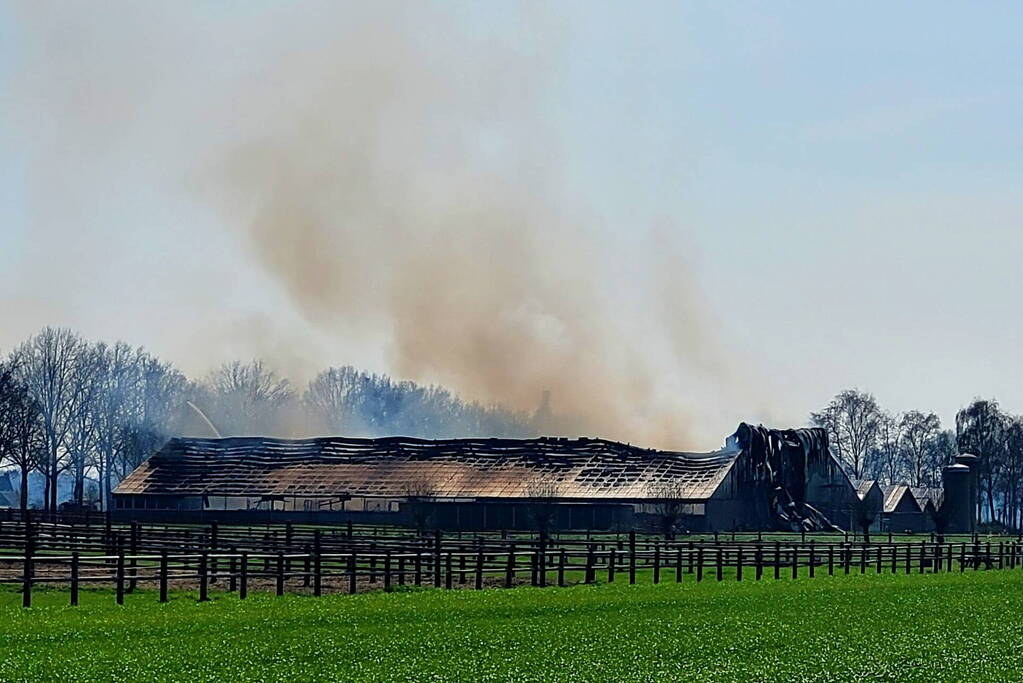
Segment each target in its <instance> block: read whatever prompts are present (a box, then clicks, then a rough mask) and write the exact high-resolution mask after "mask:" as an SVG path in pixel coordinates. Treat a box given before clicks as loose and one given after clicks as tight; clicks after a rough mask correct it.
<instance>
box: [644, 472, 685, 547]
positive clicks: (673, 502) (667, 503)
mask: <svg viewBox="0 0 1023 683" xmlns="http://www.w3.org/2000/svg"><path fill="white" fill-rule="evenodd" d="M646 492H647V496H649V498H650V504H651V506H652V507H653V510H654V515H656V516H657V522H658V526H659V527H660V531H661V533H662V534H664V538H665V539H666V540H671V539H672V538H674V537H675V533H676V531H677V527H678V523H679V521H680V520H681V519H682V516H683V515H684V514H685V507H686V498H685V495H686V491H685V486H683V484H682V482H681V481H679V480H678V479H661V480H658V481H652V482H650V483H648V484H647V486H646Z"/></svg>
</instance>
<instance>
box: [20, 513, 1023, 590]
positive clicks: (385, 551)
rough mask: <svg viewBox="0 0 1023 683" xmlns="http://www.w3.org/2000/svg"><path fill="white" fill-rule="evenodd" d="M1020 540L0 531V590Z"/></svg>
mask: <svg viewBox="0 0 1023 683" xmlns="http://www.w3.org/2000/svg"><path fill="white" fill-rule="evenodd" d="M1021 553H1023V543H1021V541H1020V539H1019V538H1003V539H1001V540H997V541H984V542H982V541H981V539H979V538H976V537H974V538H973V539H971V540H969V541H962V542H940V541H938V540H929V539H925V540H920V541H919V542H909V541H907V540H906V539H900V540H898V541H888V542H881V543H862V542H860V543H855V542H845V541H842V542H830V541H829V542H817V541H816V540H814V539H810V540H809V541H803V540H798V541H795V540H785V541H783V540H775V541H771V540H764V539H759V540H738V541H732V540H728V539H721V538H718V539H717V540H709V539H702V540H685V539H681V540H670V541H669V540H663V539H658V538H654V537H652V536H641V535H638V534H636V533H634V532H632V533H628V534H622V535H618V536H617V537H610V536H608V537H603V538H593V537H591V538H585V537H563V538H557V537H547V536H546V535H538V536H535V537H525V538H515V537H511V536H509V535H508V534H502V535H491V536H479V537H475V538H472V539H466V538H460V537H455V536H453V535H445V534H443V533H441V532H433V533H430V534H423V535H420V534H416V533H414V532H411V531H408V530H406V531H404V532H396V531H395V530H394V529H390V530H389V533H387V534H370V533H357V532H356V530H355V529H353V528H351V527H347V528H313V527H291V526H286V527H284V528H258V527H257V528H253V527H224V528H219V527H217V525H216V524H212V525H209V526H208V527H187V526H169V525H161V526H150V525H147V526H145V527H144V526H142V525H139V524H132V525H130V526H128V527H114V526H112V525H110V524H109V523H106V524H100V525H88V526H86V525H75V524H57V523H50V522H43V523H34V522H31V521H28V522H25V521H6V522H5V521H0V583H6V584H16V585H19V586H20V590H21V594H22V602H23V604H24V605H25V606H30V605H31V603H32V590H33V587H34V586H40V585H47V586H61V587H64V586H66V587H68V588H69V590H70V603H71V604H72V605H76V604H78V598H79V589H80V588H81V587H82V586H83V585H88V586H103V587H112V588H113V590H114V595H115V600H116V601H117V602H118V603H119V604H120V603H123V601H124V596H125V594H126V593H130V592H133V591H135V590H138V589H140V588H148V589H153V590H157V591H158V593H159V596H160V598H159V599H160V600H161V601H164V600H166V599H167V597H168V591H169V590H171V589H173V588H177V589H190V590H197V591H198V596H199V600H207V599H208V597H209V592H210V590H211V587H215V588H217V589H220V590H227V591H232V592H237V594H238V595H239V597H241V598H245V597H246V596H247V595H248V593H249V591H250V590H251V589H255V590H261V591H268V590H273V591H274V592H276V594H277V595H282V594H284V593H285V592H307V593H311V594H312V595H322V594H323V593H324V592H346V593H356V592H360V591H365V590H376V589H383V590H385V591H390V590H394V588H395V587H397V586H433V587H436V588H448V589H453V588H466V587H472V588H476V589H482V588H485V587H511V586H514V585H532V586H548V585H559V586H564V585H568V584H570V583H594V582H596V581H598V580H606V581H608V582H614V581H622V580H625V581H628V582H630V583H635V582H636V581H637V574H639V573H645V574H648V575H649V577H648V578H649V580H651V581H653V582H654V583H660V582H662V581H675V582H682V581H697V582H699V581H704V580H711V579H713V580H716V581H723V580H726V578H727V579H728V580H736V581H744V580H754V581H760V580H762V579H764V578H765V577H767V578H773V579H781V578H783V577H784V578H790V579H799V578H804V577H805V578H813V577H815V576H818V575H833V574H836V573H844V574H850V573H854V572H855V573H860V574H865V573H868V572H874V573H881V572H893V573H894V572H899V573H936V572H951V571H965V570H967V569H973V570H976V569H981V568H986V569H994V568H998V569H1002V568H1016V567H1017V566H1019V565H1020V559H1021Z"/></svg>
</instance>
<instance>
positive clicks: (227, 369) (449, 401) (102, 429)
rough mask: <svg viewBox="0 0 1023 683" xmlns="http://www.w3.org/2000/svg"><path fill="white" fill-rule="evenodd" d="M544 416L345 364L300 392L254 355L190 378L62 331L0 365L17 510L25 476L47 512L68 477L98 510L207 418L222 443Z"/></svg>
mask: <svg viewBox="0 0 1023 683" xmlns="http://www.w3.org/2000/svg"><path fill="white" fill-rule="evenodd" d="M541 418H542V416H541V415H540V413H539V411H538V413H537V414H535V415H530V414H527V413H523V412H517V411H513V410H509V409H507V408H504V407H502V406H498V405H483V404H480V403H477V402H469V401H464V400H462V399H460V398H458V397H457V396H455V395H453V394H452V393H451V392H450V391H448V390H446V389H444V388H443V387H438V386H423V385H419V384H416V383H415V382H410V381H396V380H393V379H391V378H390V377H388V376H387V375H384V374H372V373H367V372H364V371H361V370H357V369H355V368H353V367H351V366H344V367H332V368H328V369H326V370H323V371H322V372H320V373H319V374H318V375H317V376H316V377H314V378H313V379H312V380H311V381H310V382H309V383H308V385H306V386H305V387H303V388H302V389H296V387H294V386H293V384H292V383H291V382H290V381H289V380H288V379H286V378H283V377H280V376H279V375H277V373H275V372H274V371H273V370H272V369H270V368H268V367H267V366H266V365H265V364H264V363H263V362H261V361H259V360H253V361H249V362H242V361H233V362H229V363H226V364H224V365H222V366H221V367H218V368H216V369H214V370H213V371H212V372H210V373H209V374H208V375H207V376H206V377H203V378H201V379H199V380H191V379H189V378H187V377H185V375H184V374H183V373H181V372H180V371H179V370H177V369H176V368H174V366H173V365H171V364H170V363H167V362H165V361H162V360H160V359H159V358H156V357H155V356H153V355H152V354H150V353H149V352H147V351H146V350H145V349H143V348H140V347H133V346H131V345H129V344H127V343H124V342H117V343H115V344H107V343H104V342H90V341H88V340H86V339H84V338H82V337H81V335H79V334H77V333H76V332H74V331H72V330H69V329H63V328H49V327H48V328H45V329H43V330H42V331H40V332H39V333H38V334H36V335H34V336H32V337H31V338H29V339H27V340H26V341H24V342H23V343H22V344H20V345H19V346H18V347H17V348H15V349H14V350H13V351H12V352H11V353H10V354H9V355H8V356H7V357H6V358H5V359H2V360H0V467H7V468H9V469H13V470H15V471H16V472H17V474H18V477H19V480H20V482H21V486H20V489H21V493H20V505H21V507H22V508H27V507H28V505H29V499H28V491H29V475H30V474H32V473H39V474H40V475H42V478H43V481H44V482H45V484H44V491H43V501H44V502H43V507H44V508H46V509H49V510H55V509H57V507H58V495H57V482H58V479H60V478H62V477H70V478H71V479H72V480H73V489H72V490H73V493H72V497H71V498H72V502H73V503H75V504H77V505H82V504H84V503H86V502H89V501H96V502H101V503H102V504H105V503H106V502H107V501H109V495H110V492H111V491H112V489H113V488H114V487H115V486H116V485H117V482H119V481H120V480H121V479H122V478H123V477H124V476H125V475H127V474H128V473H129V472H131V471H132V470H133V469H135V468H136V467H137V466H138V465H139V464H140V463H141V462H142V461H143V460H144V459H145V458H146V457H148V455H150V454H151V453H152V452H153V451H155V450H156V449H157V448H159V447H160V446H161V445H162V444H163V443H164V442H165V441H166V440H167V439H168V438H170V437H173V436H180V435H186V434H188V433H189V432H193V433H194V432H197V431H198V432H202V431H203V429H202V427H203V426H204V425H205V424H206V420H208V422H209V429H215V430H216V431H217V432H219V433H220V434H221V435H222V436H233V435H243V434H244V435H252V434H258V435H266V436H281V437H300V436H317V435H326V434H344V435H347V436H380V435H391V434H400V435H403V436H413V437H423V438H455V437H463V436H479V435H486V436H506V437H527V436H534V435H535V434H536V433H537V431H538V428H539V425H538V420H540V419H541ZM197 421H198V423H197ZM197 424H198V425H199V427H197V426H196V425H197ZM89 482H95V484H94V485H93V486H92V487H91V488H92V489H94V490H89V488H90V487H89V486H88V485H87V484H88V483H89Z"/></svg>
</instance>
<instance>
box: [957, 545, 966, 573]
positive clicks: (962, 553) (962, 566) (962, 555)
mask: <svg viewBox="0 0 1023 683" xmlns="http://www.w3.org/2000/svg"><path fill="white" fill-rule="evenodd" d="M965 570H966V543H960V544H959V571H960V572H962V571H965Z"/></svg>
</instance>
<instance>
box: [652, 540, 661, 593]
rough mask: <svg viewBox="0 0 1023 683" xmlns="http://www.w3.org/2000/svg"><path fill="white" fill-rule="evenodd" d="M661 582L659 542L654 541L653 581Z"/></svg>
mask: <svg viewBox="0 0 1023 683" xmlns="http://www.w3.org/2000/svg"><path fill="white" fill-rule="evenodd" d="M660 582H661V544H660V543H658V542H657V541H654V583H660Z"/></svg>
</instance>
